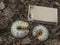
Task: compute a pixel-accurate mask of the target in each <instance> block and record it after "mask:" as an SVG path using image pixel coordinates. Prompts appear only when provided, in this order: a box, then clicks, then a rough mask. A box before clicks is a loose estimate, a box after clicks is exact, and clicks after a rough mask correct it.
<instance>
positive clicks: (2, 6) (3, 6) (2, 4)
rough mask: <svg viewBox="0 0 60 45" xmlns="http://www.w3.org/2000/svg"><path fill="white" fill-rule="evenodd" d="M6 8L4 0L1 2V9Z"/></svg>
mask: <svg viewBox="0 0 60 45" xmlns="http://www.w3.org/2000/svg"><path fill="white" fill-rule="evenodd" d="M4 8H5V5H4V3H3V2H0V10H2V9H4Z"/></svg>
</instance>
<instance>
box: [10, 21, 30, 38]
mask: <svg viewBox="0 0 60 45" xmlns="http://www.w3.org/2000/svg"><path fill="white" fill-rule="evenodd" d="M28 26H29V24H28V23H27V22H25V21H15V22H14V23H13V24H12V26H11V33H12V34H13V36H15V37H17V38H23V37H24V36H26V35H27V34H28V33H29V30H28V29H27V27H28Z"/></svg>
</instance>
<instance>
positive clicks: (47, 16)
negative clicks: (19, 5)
mask: <svg viewBox="0 0 60 45" xmlns="http://www.w3.org/2000/svg"><path fill="white" fill-rule="evenodd" d="M28 13H30V14H31V18H32V19H33V20H39V21H47V22H56V23H57V22H58V15H57V9H56V8H49V7H43V6H35V5H29V12H28Z"/></svg>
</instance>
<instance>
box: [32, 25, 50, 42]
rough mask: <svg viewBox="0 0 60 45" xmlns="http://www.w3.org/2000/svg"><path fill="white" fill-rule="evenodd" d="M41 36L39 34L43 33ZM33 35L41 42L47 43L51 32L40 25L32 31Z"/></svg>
mask: <svg viewBox="0 0 60 45" xmlns="http://www.w3.org/2000/svg"><path fill="white" fill-rule="evenodd" d="M41 32H42V34H41V35H38V33H41ZM32 34H33V36H37V35H38V36H37V38H38V39H39V40H40V41H45V40H47V38H48V36H49V31H48V30H47V28H46V27H45V26H43V25H38V26H35V28H34V29H33V31H32Z"/></svg>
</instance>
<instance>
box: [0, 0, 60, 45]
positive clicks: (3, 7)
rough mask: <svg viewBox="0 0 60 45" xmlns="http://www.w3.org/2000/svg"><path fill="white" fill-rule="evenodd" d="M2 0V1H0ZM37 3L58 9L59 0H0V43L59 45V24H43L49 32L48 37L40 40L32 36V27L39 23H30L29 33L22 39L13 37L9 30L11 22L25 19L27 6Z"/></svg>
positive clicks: (5, 44) (0, 44)
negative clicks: (42, 40)
mask: <svg viewBox="0 0 60 45" xmlns="http://www.w3.org/2000/svg"><path fill="white" fill-rule="evenodd" d="M1 2H2V3H1ZM30 4H32V5H39V6H46V7H52V8H58V9H60V1H59V0H0V45H27V44H28V45H60V24H59V25H57V26H53V25H46V24H42V25H45V26H46V27H47V28H48V29H49V32H50V36H49V38H48V39H47V40H46V41H44V42H40V41H39V40H36V39H35V37H33V36H32V34H31V31H32V28H33V27H34V26H35V25H37V24H39V23H36V22H29V23H30V25H31V26H30V28H29V29H30V30H31V31H30V33H29V35H27V36H26V37H24V38H22V39H17V38H15V37H13V35H12V34H11V32H10V28H11V24H12V23H13V22H14V21H16V20H25V21H27V14H28V6H29V5H30Z"/></svg>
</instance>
